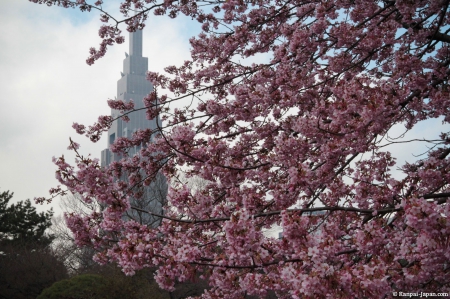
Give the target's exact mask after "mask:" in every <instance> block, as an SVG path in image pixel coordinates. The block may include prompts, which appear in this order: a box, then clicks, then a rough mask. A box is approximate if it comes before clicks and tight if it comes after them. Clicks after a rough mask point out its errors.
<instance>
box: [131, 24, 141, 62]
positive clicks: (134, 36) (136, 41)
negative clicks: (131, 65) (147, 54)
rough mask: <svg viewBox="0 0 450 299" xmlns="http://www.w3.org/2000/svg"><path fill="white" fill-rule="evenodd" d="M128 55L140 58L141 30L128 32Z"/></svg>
mask: <svg viewBox="0 0 450 299" xmlns="http://www.w3.org/2000/svg"><path fill="white" fill-rule="evenodd" d="M130 55H131V56H137V57H142V30H136V31H135V32H130Z"/></svg>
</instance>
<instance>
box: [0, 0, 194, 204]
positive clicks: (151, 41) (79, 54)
mask: <svg viewBox="0 0 450 299" xmlns="http://www.w3.org/2000/svg"><path fill="white" fill-rule="evenodd" d="M1 6H2V9H0V20H1V21H0V22H1V24H0V25H1V26H0V43H1V45H2V47H0V69H1V72H0V94H1V106H0V107H1V109H0V138H1V139H0V163H1V171H0V182H1V185H0V191H5V190H11V191H12V192H14V193H15V196H14V200H16V201H18V200H24V199H27V198H30V199H33V198H34V197H38V196H48V190H49V189H50V188H51V187H54V186H56V185H57V184H58V182H57V181H56V179H55V175H54V173H55V170H56V167H55V166H54V165H53V163H52V162H51V160H52V156H56V157H58V156H60V155H61V154H64V155H65V157H66V158H68V160H69V161H70V162H71V163H73V158H74V156H73V154H71V152H69V151H68V150H67V149H66V148H67V146H68V145H69V136H71V137H72V138H74V139H75V140H76V141H77V142H78V143H80V144H81V152H82V153H83V154H86V155H87V154H88V153H92V156H93V157H99V156H100V152H101V150H103V149H104V148H105V147H106V141H105V140H100V141H99V142H98V143H97V144H92V143H91V142H90V141H89V140H87V139H86V138H85V137H83V136H80V135H77V134H76V133H75V131H74V130H73V129H72V128H71V126H72V123H73V122H79V123H83V124H86V125H90V124H92V123H94V122H95V121H96V119H97V117H98V116H99V115H105V114H110V109H109V108H108V106H107V104H106V100H107V99H108V98H113V97H114V96H115V95H116V82H117V80H118V79H119V78H120V71H122V61H123V58H124V57H125V56H124V52H125V51H128V43H127V42H126V43H125V44H123V45H117V46H114V47H112V48H110V50H109V51H108V53H107V55H106V56H105V57H104V58H103V59H101V60H99V61H97V62H96V63H95V64H94V65H93V66H88V65H87V64H86V63H85V60H86V58H87V56H88V50H89V48H90V47H92V46H95V47H97V46H98V44H99V43H100V38H99V37H98V33H97V32H98V28H99V26H100V22H99V21H98V14H97V13H95V12H91V13H90V14H86V13H84V14H83V13H81V12H79V11H77V10H74V9H68V10H67V9H63V8H58V7H50V8H49V7H47V6H45V5H36V4H33V3H30V2H25V1H15V0H7V1H2V4H1ZM186 22H187V19H186V18H184V19H183V18H181V19H179V20H175V21H173V20H169V19H167V18H154V17H151V18H150V20H149V22H148V25H147V28H146V29H145V30H144V52H143V53H144V56H147V57H149V67H150V69H151V70H156V71H163V67H164V66H167V65H170V64H179V63H180V62H183V61H184V60H185V59H188V58H189V43H188V38H189V36H190V35H186V34H189V33H190V32H191V31H192V28H189V27H186V26H187V23H186ZM123 29H124V28H123ZM124 31H125V30H124ZM191 35H192V34H191ZM125 36H126V37H127V34H126V33H125ZM53 206H54V207H57V206H58V205H57V204H53ZM47 208H48V207H47V206H44V207H43V208H41V209H47Z"/></svg>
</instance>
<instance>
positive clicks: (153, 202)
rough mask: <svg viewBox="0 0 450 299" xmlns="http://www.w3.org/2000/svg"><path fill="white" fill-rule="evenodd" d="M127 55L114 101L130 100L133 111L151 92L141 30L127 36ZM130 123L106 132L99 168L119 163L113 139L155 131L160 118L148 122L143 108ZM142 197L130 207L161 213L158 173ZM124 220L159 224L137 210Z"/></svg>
mask: <svg viewBox="0 0 450 299" xmlns="http://www.w3.org/2000/svg"><path fill="white" fill-rule="evenodd" d="M129 47H130V52H129V53H130V54H127V53H125V59H124V60H123V72H121V76H122V77H121V78H120V79H119V81H117V99H119V100H123V101H125V102H127V101H129V100H133V102H134V107H135V109H140V108H144V103H143V101H142V99H143V98H144V97H145V96H146V95H148V94H149V93H150V92H152V91H153V85H152V84H151V83H150V82H149V81H147V79H146V72H147V70H148V58H147V57H142V31H141V30H139V31H136V32H132V33H130V37H129ZM111 115H112V117H113V119H114V118H116V117H118V116H119V115H120V112H119V111H117V110H115V109H111ZM129 118H130V121H129V122H125V121H123V120H122V119H120V118H119V119H117V120H115V121H114V122H113V124H112V126H111V128H110V129H109V130H108V138H107V142H108V145H107V148H106V149H104V150H103V151H102V153H101V166H102V167H106V166H108V165H109V164H111V163H112V162H113V161H119V160H120V159H121V158H123V157H121V156H119V155H118V154H115V153H113V152H111V150H110V147H111V144H113V142H114V140H116V139H117V138H119V137H127V138H130V137H131V136H132V134H133V133H134V132H136V131H137V130H138V129H147V128H149V129H151V130H153V129H155V128H156V127H157V122H159V124H161V123H160V122H161V121H160V119H159V118H156V119H152V120H148V119H147V117H146V114H145V109H142V110H138V111H135V112H132V113H131V114H129ZM139 149H140V148H139V147H135V148H132V149H130V150H129V151H128V155H129V156H130V157H132V156H134V155H135V154H136V153H138V151H139ZM123 179H126V175H125V176H124V178H123ZM140 188H141V190H140V191H141V192H142V193H143V194H144V195H143V197H142V198H141V199H139V200H137V199H131V204H132V206H136V207H138V208H139V209H143V210H147V211H152V212H154V213H157V214H162V213H163V212H162V206H163V203H164V201H165V197H166V194H167V181H166V179H165V178H164V176H163V175H161V174H158V175H157V176H156V179H155V180H154V181H153V182H152V183H151V184H150V185H149V186H147V187H140ZM124 217H125V218H129V219H133V220H136V221H138V222H140V223H143V224H147V225H151V226H156V225H158V224H159V222H160V220H161V219H160V218H158V217H152V216H150V215H149V214H146V213H142V212H139V211H138V210H133V209H131V210H129V211H127V212H126V213H125V215H124Z"/></svg>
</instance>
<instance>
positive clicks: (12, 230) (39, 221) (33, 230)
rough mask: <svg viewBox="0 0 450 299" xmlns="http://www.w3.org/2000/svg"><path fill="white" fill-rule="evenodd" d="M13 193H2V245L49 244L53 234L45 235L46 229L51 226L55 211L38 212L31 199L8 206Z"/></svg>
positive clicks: (0, 210)
mask: <svg viewBox="0 0 450 299" xmlns="http://www.w3.org/2000/svg"><path fill="white" fill-rule="evenodd" d="M13 194H14V193H10V192H9V191H5V192H2V193H1V194H0V223H1V226H0V246H4V245H7V244H10V243H16V244H18V243H20V244H24V245H25V244H26V245H32V246H44V247H45V246H47V245H49V244H50V243H51V241H52V236H49V235H45V230H46V229H47V228H49V227H50V226H51V217H52V215H53V211H52V210H50V211H47V212H41V213H37V212H36V208H35V207H33V206H32V205H31V202H30V200H29V199H27V200H25V201H19V202H17V203H15V204H11V205H9V206H8V203H9V201H10V200H11V198H12V197H13Z"/></svg>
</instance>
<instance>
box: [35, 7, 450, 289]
mask: <svg viewBox="0 0 450 299" xmlns="http://www.w3.org/2000/svg"><path fill="white" fill-rule="evenodd" d="M31 1H32V2H35V3H44V4H47V5H60V6H63V7H78V8H80V9H81V10H82V11H84V10H98V11H100V12H101V16H100V19H101V21H102V25H101V27H100V29H99V36H100V38H101V40H102V41H101V43H100V47H99V48H98V49H95V48H92V49H91V50H90V51H89V55H90V56H89V57H88V59H87V62H88V64H92V63H94V62H95V61H96V60H98V59H100V58H101V57H103V56H104V55H105V54H106V51H107V49H108V46H112V45H113V44H114V43H121V42H123V41H124V38H123V36H122V35H121V31H120V30H119V29H118V25H119V22H120V21H119V20H117V19H115V18H113V17H112V16H111V15H109V14H108V12H105V11H103V9H102V7H101V4H102V3H101V2H102V1H97V2H96V3H95V4H94V5H91V4H87V3H85V1H54V0H31ZM203 6H205V7H206V8H205V7H203ZM119 9H120V11H121V13H122V14H123V16H124V23H125V24H126V26H127V28H126V29H127V30H128V31H135V30H138V29H142V28H144V26H145V22H146V20H147V19H148V18H150V17H156V16H164V15H167V16H169V17H171V18H175V17H176V16H177V15H179V14H184V15H186V16H188V17H190V18H191V19H192V20H193V22H199V23H201V25H200V27H201V29H202V31H201V33H200V34H199V35H198V36H196V37H192V38H190V40H189V41H190V44H191V60H189V61H186V62H184V63H183V64H182V65H180V66H168V67H167V68H166V69H165V71H166V73H164V74H160V73H155V72H149V73H148V75H147V78H148V80H150V81H151V82H152V83H153V85H154V86H155V92H153V93H151V94H149V95H148V96H146V97H145V98H144V99H143V102H144V105H145V107H146V109H147V111H146V113H147V117H148V118H149V119H153V118H155V117H160V118H161V119H162V120H163V121H164V122H163V123H162V124H161V123H158V126H159V127H158V128H156V129H155V130H153V131H150V130H143V131H138V132H136V133H135V134H134V135H133V136H132V137H131V138H118V139H117V140H116V141H115V142H114V144H113V145H112V150H113V151H114V152H115V153H118V154H121V155H122V156H123V159H122V160H121V161H119V162H115V163H112V164H111V165H110V166H109V167H106V168H101V167H100V165H99V163H98V161H96V160H94V159H91V158H89V156H87V157H86V156H83V155H82V154H81V148H79V146H78V145H77V144H75V143H74V142H72V141H71V144H70V149H71V150H74V151H75V153H76V156H77V159H76V161H75V165H74V166H72V165H70V164H69V163H68V162H67V161H66V160H65V159H64V157H61V158H58V159H55V160H54V163H55V164H56V166H57V168H58V170H57V173H56V177H57V179H58V181H59V183H60V184H61V185H62V186H64V187H65V189H64V188H63V187H61V186H58V187H57V188H53V189H52V190H51V196H52V198H54V197H55V196H57V195H58V194H64V193H65V192H77V193H79V194H80V195H81V197H82V199H83V200H84V201H86V202H90V201H93V200H96V201H98V202H99V203H101V204H102V205H103V206H104V207H105V209H104V210H103V211H102V212H101V213H99V212H94V213H93V214H91V215H88V216H84V215H76V214H68V215H66V219H67V224H68V226H69V227H70V228H71V230H72V231H73V232H74V235H75V236H76V239H77V243H78V244H79V245H82V246H87V245H88V246H92V247H94V248H96V249H97V250H98V252H99V253H98V254H97V256H96V258H95V259H96V260H97V261H98V262H100V263H106V262H116V263H117V264H119V265H120V266H121V267H122V268H123V271H124V272H125V273H127V274H129V275H132V274H134V273H135V271H137V270H139V269H142V268H144V267H157V268H158V271H157V275H156V281H157V282H158V284H159V285H160V286H161V287H162V288H165V289H168V290H172V289H173V287H174V283H175V281H176V280H178V281H186V280H190V279H192V278H193V277H195V276H196V274H197V273H201V274H202V276H203V277H204V278H205V279H206V280H208V282H209V285H210V288H209V289H208V290H206V291H205V293H204V294H203V295H202V297H203V298H242V297H243V296H244V295H245V294H250V295H255V296H259V297H264V296H265V295H266V294H267V293H268V292H269V291H272V292H275V293H276V294H277V296H278V297H279V298H386V297H387V298H390V297H391V296H392V292H421V291H422V292H429V293H430V292H435V293H440V292H449V291H450V272H449V271H448V267H449V263H450V241H449V235H450V221H448V219H449V216H450V208H449V205H448V203H447V200H448V197H449V196H450V186H449V183H450V160H449V158H448V156H449V154H450V148H449V143H450V139H449V137H448V136H449V135H448V134H449V133H448V132H445V131H443V130H444V127H437V128H433V129H434V130H435V132H436V136H440V137H439V138H438V139H434V140H431V139H430V138H428V137H429V136H424V138H425V139H424V140H421V141H420V142H427V143H428V144H429V151H428V152H427V153H426V154H425V155H422V156H421V157H420V158H419V159H418V160H409V161H408V162H406V163H405V164H404V165H398V164H396V159H395V158H394V157H393V156H392V154H391V153H390V146H391V145H392V144H394V143H403V145H404V146H405V152H407V151H408V146H409V144H410V142H416V141H417V140H398V141H396V140H392V139H389V138H388V133H389V132H390V130H391V129H392V128H393V127H394V126H395V125H403V126H404V128H405V130H406V131H413V130H415V129H416V128H417V125H418V124H421V123H422V122H423V121H425V120H429V119H436V118H439V119H440V120H442V121H443V123H445V124H448V123H449V121H450V113H449V108H448V107H450V88H449V87H448V80H449V74H450V70H449V65H450V49H449V42H450V35H449V32H448V31H449V30H448V28H449V25H450V12H449V3H448V1H441V0H431V1H404V0H397V1H374V0H373V1H369V0H367V1H342V0H331V1H303V0H295V1H268V0H259V1H253V0H252V1H234V0H229V1H222V2H220V1H212V2H211V1H209V2H199V1H189V0H187V1H181V2H175V1H157V0H124V1H123V2H122V3H121V4H120V7H119ZM151 14H153V15H151ZM258 57H268V58H267V59H266V60H265V61H263V62H254V63H246V59H248V58H258ZM252 61H261V60H260V59H254V60H252ZM161 89H167V90H169V91H170V92H171V94H161V92H159V91H160V90H161ZM192 98H194V99H198V105H197V107H189V106H187V105H186V104H181V105H178V107H186V108H178V109H174V110H170V104H171V103H173V102H180V101H183V100H185V99H189V101H190V100H191V99H192ZM108 103H109V105H110V107H112V108H114V109H117V110H119V111H120V113H121V115H120V116H119V117H127V116H128V115H129V114H130V113H132V112H133V111H134V105H133V103H124V102H122V101H116V100H114V101H112V100H110V101H109V102H108ZM114 121H115V119H113V118H112V117H110V116H102V117H100V118H99V120H98V122H97V123H95V124H93V125H91V126H88V127H85V126H84V125H80V124H77V123H74V125H73V127H74V129H75V130H76V131H77V133H79V134H84V135H85V136H87V137H88V138H90V139H91V140H92V141H94V142H96V141H98V140H99V139H100V137H101V135H102V133H103V132H106V131H107V130H108V129H109V128H110V126H111V124H112V123H113V122H114ZM150 140H151V141H152V142H150ZM417 142H418V141H417ZM136 146H140V151H139V153H138V154H137V155H136V156H133V157H130V156H128V155H127V152H128V149H129V148H131V147H136ZM396 168H399V169H400V170H401V171H402V174H403V176H402V178H398V177H394V176H393V175H392V170H394V169H396ZM181 171H182V172H185V173H186V176H187V177H188V178H194V177H197V178H201V179H203V180H204V181H205V182H206V184H205V186H203V188H194V187H189V186H188V185H185V184H183V183H182V182H180V181H179V173H180V172H181ZM158 173H163V174H164V175H165V176H166V178H167V179H168V180H169V181H170V182H171V187H170V190H169V194H168V196H167V200H166V201H167V203H166V205H165V206H164V207H163V209H164V211H163V212H160V211H146V212H147V213H149V214H151V215H153V216H155V217H160V218H161V219H162V222H161V225H160V226H158V227H156V228H153V227H147V226H144V225H141V224H139V223H136V222H133V221H129V222H126V221H123V219H122V214H123V213H124V212H125V211H126V210H127V209H130V208H131V209H137V207H134V206H133V205H132V203H130V200H129V199H130V198H135V197H136V194H137V191H136V190H135V189H136V188H135V186H140V185H144V184H147V185H148V184H149V183H150V182H151V181H152V179H153V178H155V176H156V175H157V174H158ZM37 200H38V201H39V202H42V201H44V199H43V198H39V199H37ZM276 226H280V227H281V229H282V238H279V239H278V238H272V237H269V236H268V234H267V231H268V230H270V229H273V228H274V227H276Z"/></svg>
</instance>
